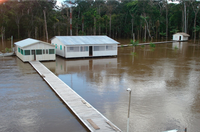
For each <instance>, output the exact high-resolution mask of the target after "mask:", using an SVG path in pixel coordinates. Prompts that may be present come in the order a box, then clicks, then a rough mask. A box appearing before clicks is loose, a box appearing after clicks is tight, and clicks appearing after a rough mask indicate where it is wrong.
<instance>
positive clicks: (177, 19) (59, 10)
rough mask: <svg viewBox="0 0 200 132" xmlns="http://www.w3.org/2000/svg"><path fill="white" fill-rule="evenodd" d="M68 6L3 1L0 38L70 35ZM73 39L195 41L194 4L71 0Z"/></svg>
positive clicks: (51, 0) (199, 6)
mask: <svg viewBox="0 0 200 132" xmlns="http://www.w3.org/2000/svg"><path fill="white" fill-rule="evenodd" d="M69 3H70V2H69V1H65V2H64V5H62V7H56V1H55V0H43V1H41V0H31V1H24V2H18V1H7V2H4V3H0V37H1V38H2V40H3V39H4V40H6V39H9V38H10V36H14V38H15V39H24V38H27V37H30V38H35V39H42V40H45V41H47V40H48V41H49V39H50V38H52V37H53V36H58V35H70V8H69V6H70V4H69ZM72 5H73V6H72V33H73V35H108V36H110V37H112V38H133V33H134V36H135V39H136V40H139V39H140V40H141V39H142V40H144V41H146V40H151V39H152V38H153V39H154V40H155V39H171V38H172V35H173V34H174V33H176V32H187V33H188V34H189V35H190V39H194V40H195V39H200V17H199V16H200V14H199V10H200V2H197V1H195V0H189V1H188V0H187V1H184V0H182V1H180V4H167V2H166V0H157V1H154V0H147V1H140V0H138V1H137V0H121V1H120V2H119V1H115V0H108V1H107V2H105V1H104V0H95V1H93V0H76V1H74V2H73V3H72Z"/></svg>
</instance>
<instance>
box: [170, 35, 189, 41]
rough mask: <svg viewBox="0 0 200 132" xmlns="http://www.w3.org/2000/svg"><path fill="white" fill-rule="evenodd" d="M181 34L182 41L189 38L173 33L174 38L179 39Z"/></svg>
mask: <svg viewBox="0 0 200 132" xmlns="http://www.w3.org/2000/svg"><path fill="white" fill-rule="evenodd" d="M180 36H181V41H183V40H188V37H184V36H183V35H180V34H176V35H173V40H177V41H179V37H180Z"/></svg>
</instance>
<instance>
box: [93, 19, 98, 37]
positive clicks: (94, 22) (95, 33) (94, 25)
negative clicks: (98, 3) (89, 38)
mask: <svg viewBox="0 0 200 132" xmlns="http://www.w3.org/2000/svg"><path fill="white" fill-rule="evenodd" d="M96 21H97V19H96V17H94V35H96Z"/></svg>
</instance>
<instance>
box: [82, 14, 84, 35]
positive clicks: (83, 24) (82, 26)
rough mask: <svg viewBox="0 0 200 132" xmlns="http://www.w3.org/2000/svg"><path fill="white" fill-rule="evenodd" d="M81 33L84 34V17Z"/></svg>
mask: <svg viewBox="0 0 200 132" xmlns="http://www.w3.org/2000/svg"><path fill="white" fill-rule="evenodd" d="M82 33H84V16H83V17H82Z"/></svg>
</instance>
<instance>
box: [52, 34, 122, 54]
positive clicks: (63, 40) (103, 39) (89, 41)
mask: <svg viewBox="0 0 200 132" xmlns="http://www.w3.org/2000/svg"><path fill="white" fill-rule="evenodd" d="M51 44H53V45H55V47H56V54H57V55H59V56H62V57H65V58H79V57H98V56H117V50H118V48H117V47H118V46H117V45H118V44H119V43H118V42H117V41H115V40H113V39H111V38H109V37H108V36H55V37H53V38H52V39H51Z"/></svg>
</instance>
